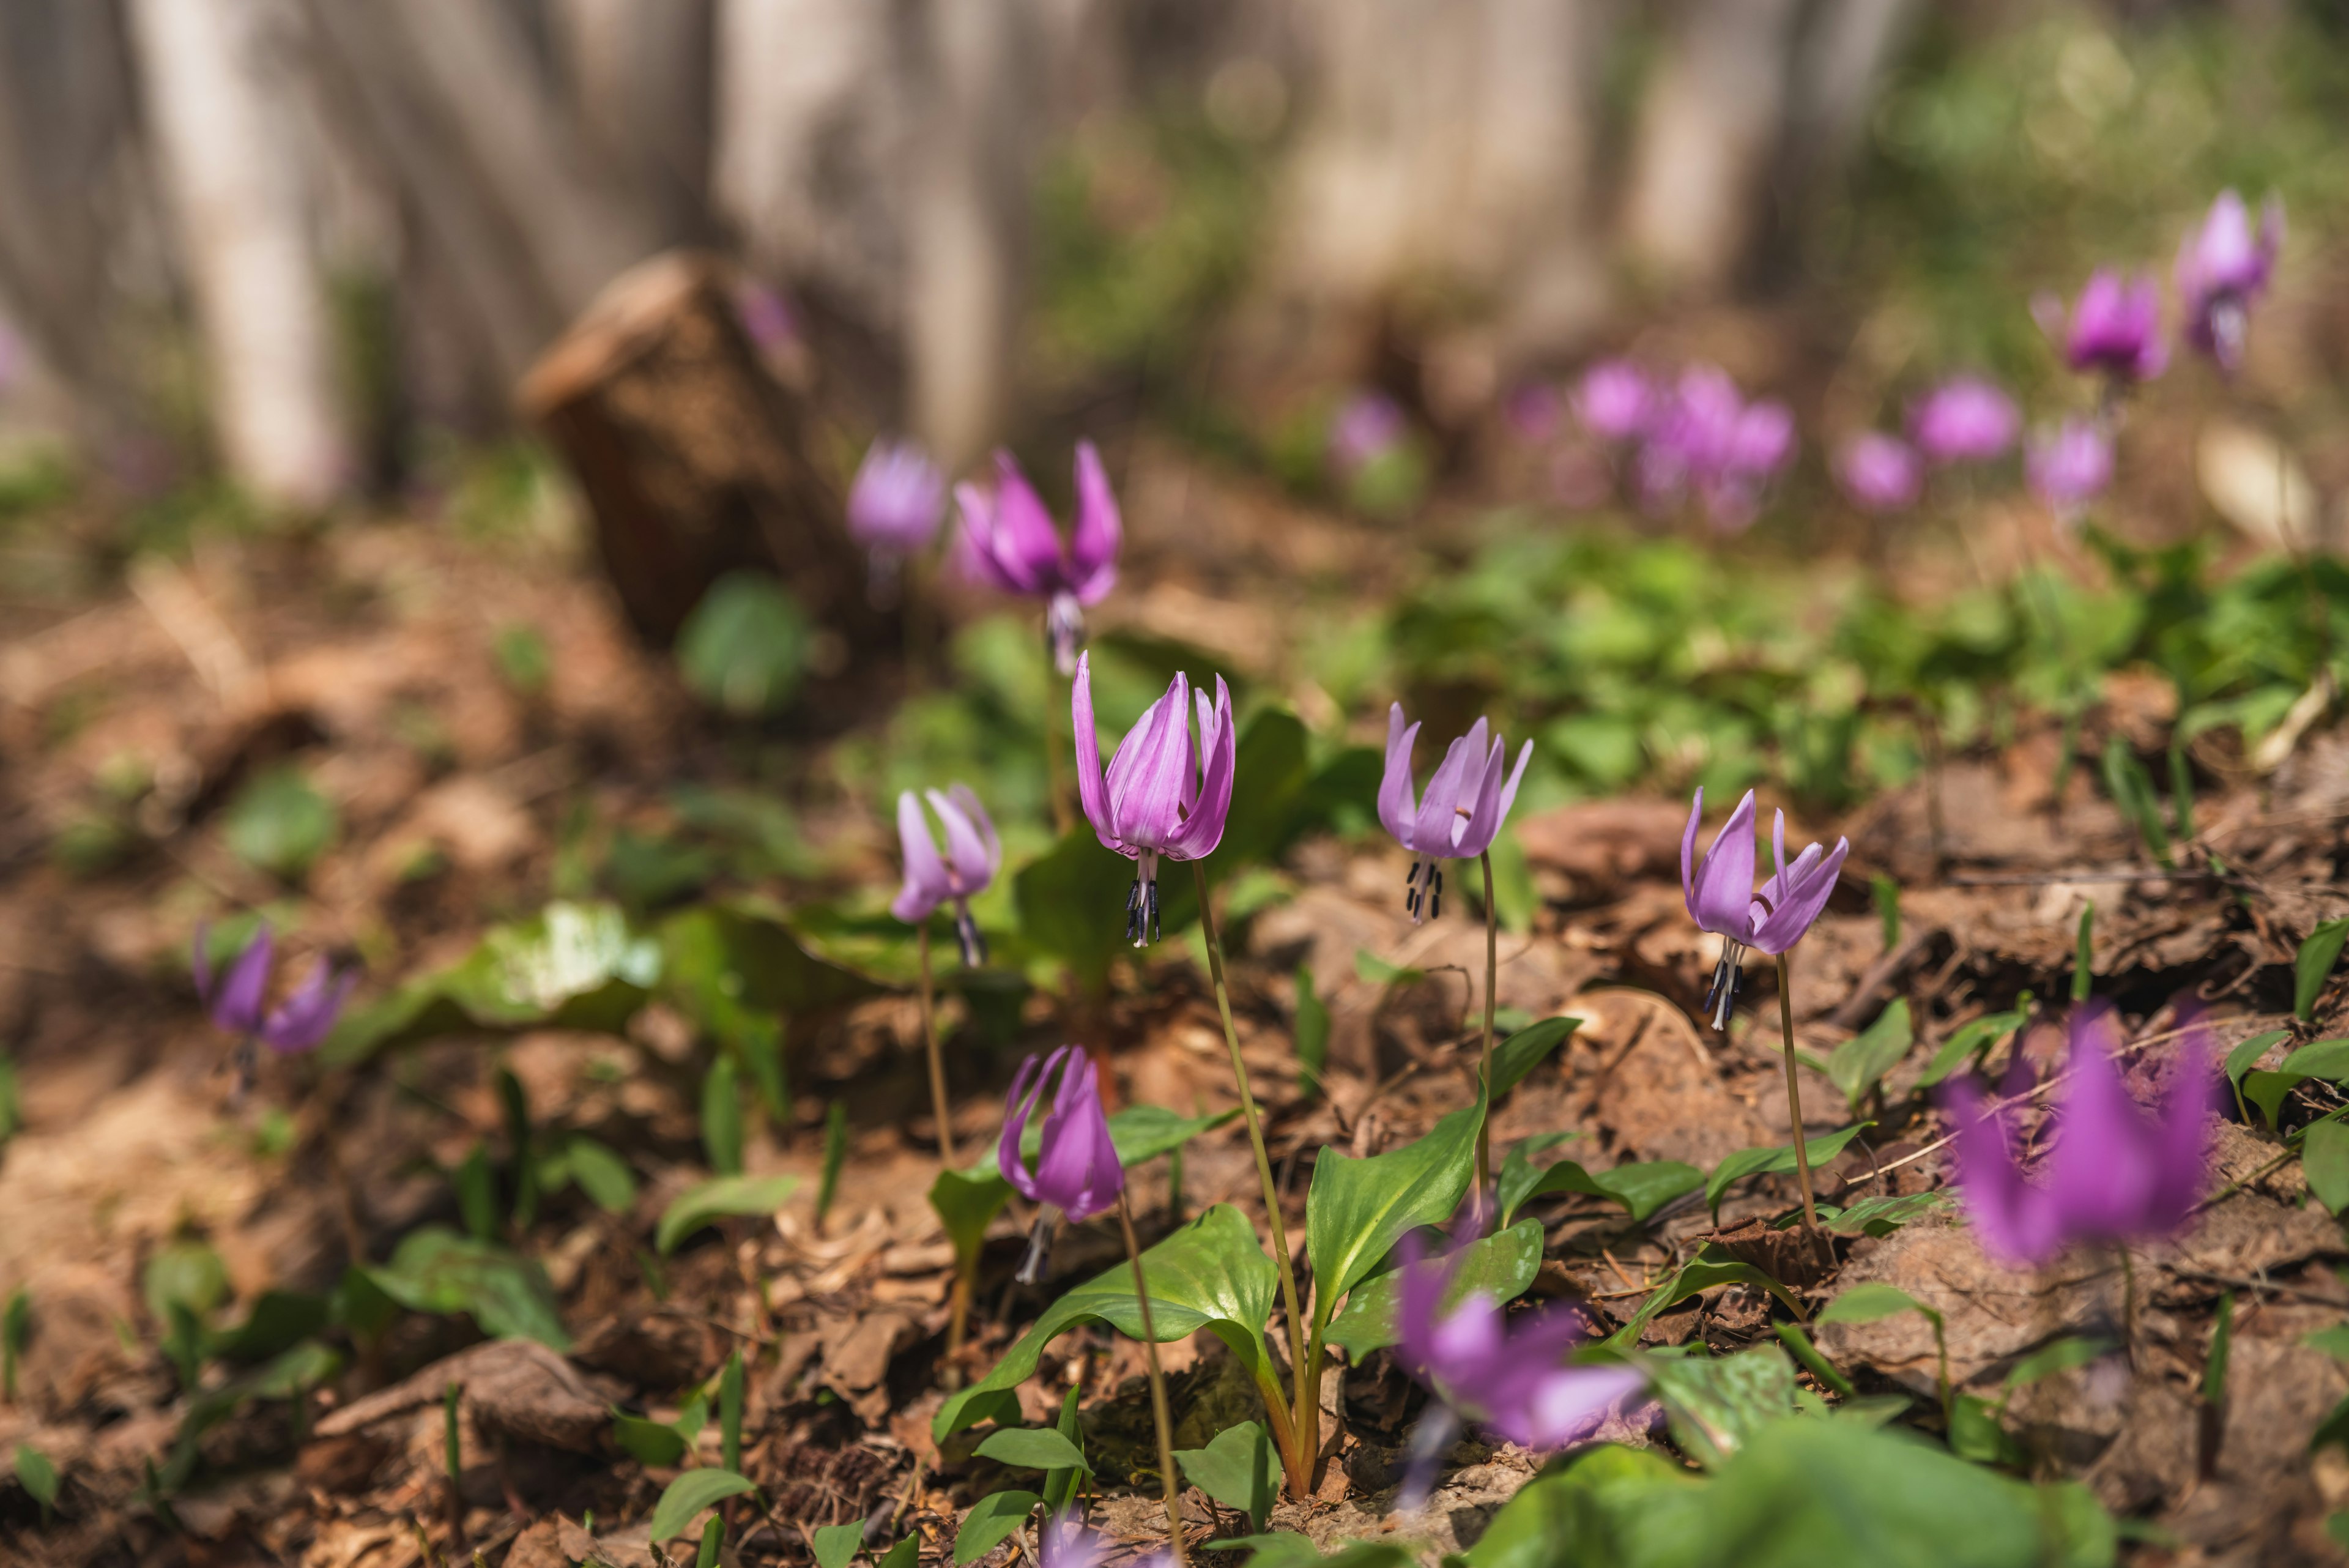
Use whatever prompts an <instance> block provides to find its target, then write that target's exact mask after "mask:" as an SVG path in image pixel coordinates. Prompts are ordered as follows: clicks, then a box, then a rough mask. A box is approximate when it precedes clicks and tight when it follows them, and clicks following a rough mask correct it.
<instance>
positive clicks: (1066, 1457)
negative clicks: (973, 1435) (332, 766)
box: [977, 1427, 1093, 1475]
mask: <svg viewBox="0 0 2349 1568" xmlns="http://www.w3.org/2000/svg"><path fill="white" fill-rule="evenodd" d="M977 1452H978V1456H979V1458H981V1459H993V1460H995V1461H996V1462H997V1463H998V1464H1005V1465H1010V1466H1012V1467H1013V1468H1015V1469H1028V1470H1061V1469H1077V1470H1082V1471H1084V1472H1085V1474H1087V1475H1091V1474H1092V1473H1093V1468H1092V1466H1091V1465H1089V1464H1087V1463H1086V1462H1085V1454H1084V1450H1083V1449H1080V1448H1078V1447H1077V1445H1076V1444H1074V1443H1072V1442H1071V1441H1070V1440H1069V1439H1068V1438H1066V1437H1064V1436H1062V1435H1061V1432H1060V1431H1059V1430H1058V1429H1057V1428H1051V1427H1011V1428H1005V1429H1004V1430H1002V1431H999V1432H990V1433H988V1436H987V1439H986V1441H984V1442H982V1443H980V1444H979V1445H978V1449H977Z"/></svg>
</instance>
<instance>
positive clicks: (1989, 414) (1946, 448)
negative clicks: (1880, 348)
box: [1909, 376, 2023, 463]
mask: <svg viewBox="0 0 2349 1568" xmlns="http://www.w3.org/2000/svg"><path fill="white" fill-rule="evenodd" d="M2022 429H2023V416H2022V414H2021V413H2019V412H2018V411H2016V409H2015V406H2014V400H2013V399H2012V398H2010V397H2008V396H2007V395H2006V394H2005V393H2004V392H2002V391H2001V390H2000V389H1998V387H1997V386H1996V385H1995V384H1994V383H1992V382H1991V381H1989V380H1986V379H1983V378H1982V377H1980V376H1953V377H1951V379H1949V380H1946V381H1944V382H1942V383H1941V384H1940V386H1938V387H1936V388H1934V389H1932V390H1931V391H1930V392H1928V393H1927V394H1926V395H1925V396H1924V398H1923V399H1922V400H1920V401H1919V403H1918V404H1917V406H1916V407H1915V408H1914V409H1913V410H1910V412H1909V434H1910V435H1912V436H1914V437H1915V438H1916V441H1917V445H1918V446H1919V447H1920V448H1921V449H1922V450H1923V452H1924V453H1925V456H1926V458H1927V460H1928V461H1930V462H1937V463H1950V462H1990V461H1991V460H1992V459H1993V458H1996V457H2000V456H2002V455H2004V453H2005V452H2006V451H2007V449H2008V448H2010V447H2012V446H2013V444H2014V438H2015V437H2016V436H2017V435H2018V434H2019V433H2021V431H2022Z"/></svg>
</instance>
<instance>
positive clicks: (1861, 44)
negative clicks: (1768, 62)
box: [1775, 0, 1918, 258]
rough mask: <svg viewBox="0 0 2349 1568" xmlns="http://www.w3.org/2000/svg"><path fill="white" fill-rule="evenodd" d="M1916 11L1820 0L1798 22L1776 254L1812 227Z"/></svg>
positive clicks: (1906, 6)
mask: <svg viewBox="0 0 2349 1568" xmlns="http://www.w3.org/2000/svg"><path fill="white" fill-rule="evenodd" d="M1917 13H1918V4H1917V0H1824V3H1823V4H1821V5H1819V6H1818V7H1817V9H1816V12H1815V13H1814V14H1813V16H1811V18H1810V21H1809V24H1808V26H1806V27H1805V29H1804V33H1803V38H1802V42H1801V44H1800V45H1799V46H1798V49H1797V53H1796V55H1795V93H1794V103H1793V106H1792V109H1791V112H1790V113H1789V114H1788V116H1787V122H1786V144H1785V151H1784V154H1783V156H1782V157H1781V158H1780V160H1779V172H1778V183H1779V185H1780V187H1781V188H1782V189H1783V190H1785V192H1787V202H1786V203H1785V209H1784V210H1783V211H1782V212H1781V213H1780V224H1779V233H1778V236H1777V237H1778V240H1779V242H1780V243H1779V244H1778V245H1777V246H1776V247H1775V249H1776V250H1777V251H1778V252H1779V253H1780V254H1783V255H1785V256H1787V257H1789V258H1791V257H1793V256H1794V255H1795V254H1798V253H1799V250H1800V246H1801V241H1802V238H1803V235H1804V234H1807V233H1809V232H1812V230H1813V229H1814V227H1815V224H1816V219H1817V217H1818V216H1819V213H1820V209H1821V205H1822V202H1825V201H1826V199H1827V198H1828V197H1829V196H1830V195H1831V193H1832V192H1833V189H1834V179H1835V176H1837V174H1839V173H1840V172H1841V171H1843V169H1844V168H1845V167H1846V165H1847V164H1848V163H1849V161H1850V160H1851V157H1852V154H1853V151H1854V150H1855V149H1856V148H1857V145H1858V143H1859V140H1860V139H1861V136H1862V134H1863V133H1864V132H1865V131H1866V130H1867V127H1868V110H1869V109H1870V108H1871V107H1872V106H1873V105H1874V104H1875V102H1876V99H1877V95H1878V93H1879V92H1880V91H1881V90H1882V88H1883V86H1884V78H1885V76H1886V73H1887V72H1888V70H1889V67H1890V66H1891V64H1892V61H1893V58H1894V57H1895V56H1897V55H1898V54H1899V49H1900V46H1901V45H1902V43H1904V42H1905V41H1906V40H1907V38H1908V36H1909V27H1910V26H1911V24H1913V23H1914V22H1915V20H1916V17H1917Z"/></svg>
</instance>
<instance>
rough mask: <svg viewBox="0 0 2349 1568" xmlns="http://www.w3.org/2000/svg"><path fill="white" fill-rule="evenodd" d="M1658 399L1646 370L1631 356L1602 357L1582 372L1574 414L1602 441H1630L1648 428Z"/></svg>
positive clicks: (1576, 392)
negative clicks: (1633, 361) (1635, 363)
mask: <svg viewBox="0 0 2349 1568" xmlns="http://www.w3.org/2000/svg"><path fill="white" fill-rule="evenodd" d="M1657 401H1658V394H1657V391H1656V388H1655V386H1654V385H1653V383H1651V381H1650V380H1649V379H1648V373H1647V372H1646V371H1645V370H1642V369H1640V367H1638V366H1637V365H1634V364H1632V363H1631V362H1630V360H1629V359H1602V360H1600V361H1599V363H1598V364H1596V365H1593V366H1592V367H1590V369H1588V370H1585V371H1584V372H1583V373H1582V383H1581V385H1579V386H1578V387H1577V388H1576V389H1575V390H1574V417H1575V418H1576V419H1577V420H1578V421H1580V422H1581V425H1582V428H1583V429H1584V430H1585V431H1588V432H1589V433H1590V434H1591V435H1592V436H1594V437H1596V438H1597V439H1598V440H1599V441H1630V439H1631V438H1632V437H1634V436H1636V435H1639V434H1640V432H1641V431H1645V430H1646V429H1647V428H1648V421H1649V418H1650V416H1651V415H1652V414H1653V413H1654V412H1655V411H1656V404H1657Z"/></svg>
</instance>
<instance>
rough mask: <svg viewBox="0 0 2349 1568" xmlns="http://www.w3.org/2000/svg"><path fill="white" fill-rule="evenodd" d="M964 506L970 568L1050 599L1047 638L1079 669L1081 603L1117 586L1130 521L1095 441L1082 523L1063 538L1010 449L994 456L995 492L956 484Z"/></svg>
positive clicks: (1082, 480) (1064, 662)
mask: <svg viewBox="0 0 2349 1568" xmlns="http://www.w3.org/2000/svg"><path fill="white" fill-rule="evenodd" d="M955 500H956V501H957V503H958V504H960V506H961V509H962V554H963V562H964V567H965V570H966V571H968V573H969V574H970V575H972V576H977V577H978V578H979V579H980V580H981V581H984V582H988V583H991V584H992V585H994V586H995V587H998V588H1000V589H1002V590H1003V591H1004V592H1005V593H1009V594H1020V595H1024V596H1026V597H1030V598H1040V599H1042V600H1043V601H1044V602H1045V611H1044V628H1045V635H1046V636H1047V637H1048V638H1049V639H1050V641H1051V646H1052V661H1053V663H1054V664H1055V665H1056V666H1058V667H1059V669H1060V671H1061V674H1063V675H1067V674H1070V673H1071V672H1072V671H1073V670H1075V669H1076V664H1077V645H1078V644H1079V643H1081V641H1083V640H1084V629H1085V618H1084V612H1083V608H1082V607H1084V606H1086V605H1092V604H1099V603H1100V602H1101V600H1102V597H1103V596H1104V595H1106V594H1107V593H1108V592H1109V591H1110V589H1111V588H1112V587H1114V586H1115V585H1116V583H1117V551H1118V542H1119V539H1120V538H1121V536H1122V535H1123V524H1121V523H1120V521H1119V518H1118V512H1117V497H1116V495H1115V494H1113V493H1112V492H1111V490H1110V487H1109V475H1108V474H1107V473H1106V472H1103V470H1102V462H1101V453H1099V452H1096V451H1094V450H1093V443H1092V442H1091V441H1079V442H1078V443H1077V523H1076V527H1075V529H1074V531H1073V532H1072V533H1071V536H1070V539H1069V543H1068V544H1067V545H1065V546H1063V545H1061V535H1060V530H1059V529H1058V528H1056V527H1054V526H1053V524H1052V514H1050V512H1048V511H1046V510H1045V509H1044V502H1043V499H1042V497H1040V496H1039V495H1038V494H1037V493H1036V492H1035V490H1034V488H1033V487H1031V486H1030V484H1029V483H1028V479H1027V476H1026V475H1025V474H1023V473H1021V472H1019V464H1018V463H1017V462H1013V461H1012V457H1011V454H1010V453H1009V452H997V453H996V454H995V492H994V493H993V494H991V495H990V494H988V493H987V492H986V491H983V490H981V489H979V487H978V486H977V485H976V484H957V485H956V486H955Z"/></svg>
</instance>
